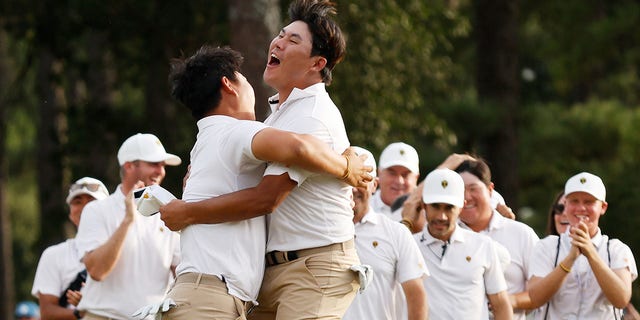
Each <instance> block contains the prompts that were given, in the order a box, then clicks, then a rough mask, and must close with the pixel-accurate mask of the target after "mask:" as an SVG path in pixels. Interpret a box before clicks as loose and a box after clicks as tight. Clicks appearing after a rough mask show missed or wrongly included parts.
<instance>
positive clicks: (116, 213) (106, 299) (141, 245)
mask: <svg viewBox="0 0 640 320" xmlns="http://www.w3.org/2000/svg"><path fill="white" fill-rule="evenodd" d="M118 163H119V164H120V178H121V183H120V185H118V187H117V189H116V191H115V192H114V193H112V194H111V195H110V196H109V197H107V198H105V199H102V200H97V201H93V202H90V203H89V204H87V206H86V207H85V208H84V210H83V213H82V219H81V220H80V226H79V228H78V234H77V236H76V243H77V247H78V252H79V254H80V257H83V259H82V261H83V262H84V264H85V266H86V268H87V272H88V274H89V277H87V283H86V285H85V287H84V289H83V291H82V292H83V297H82V300H81V301H80V304H79V305H78V309H79V310H80V311H81V312H82V311H86V313H85V315H84V318H83V319H130V318H131V314H133V313H134V311H136V310H137V309H138V308H139V307H140V306H144V305H147V304H150V303H152V302H155V301H159V300H161V299H162V298H163V297H164V295H165V293H166V292H167V289H168V287H169V284H170V282H171V281H172V278H173V271H172V270H173V268H174V266H176V265H177V263H178V262H179V258H180V252H179V241H180V238H179V235H178V234H177V233H175V232H172V231H171V230H169V229H168V228H167V227H165V225H164V223H163V222H162V220H160V216H159V215H153V216H149V217H145V216H142V215H141V214H139V213H138V212H137V210H136V207H135V204H134V200H133V190H134V189H136V188H138V187H142V186H149V185H156V184H160V183H161V182H162V180H163V179H164V177H165V166H166V165H170V166H177V165H179V164H180V163H181V159H180V158H179V157H178V156H176V155H173V154H170V153H167V152H166V151H165V149H164V147H163V146H162V143H161V142H160V140H159V139H158V138H157V137H156V136H155V135H153V134H148V133H144V134H141V133H138V134H135V135H133V136H131V137H129V138H128V139H127V140H125V141H124V142H123V143H122V145H121V146H120V149H119V150H118Z"/></svg>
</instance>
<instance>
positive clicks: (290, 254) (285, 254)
mask: <svg viewBox="0 0 640 320" xmlns="http://www.w3.org/2000/svg"><path fill="white" fill-rule="evenodd" d="M353 248H355V245H354V243H353V239H350V240H347V241H345V242H340V243H332V244H330V245H326V246H322V247H317V248H309V249H301V250H295V251H270V252H267V254H266V255H265V263H266V264H267V267H271V266H275V265H278V264H282V263H285V262H289V261H293V260H296V259H298V258H302V257H306V256H310V255H312V254H316V253H322V252H330V251H345V250H347V249H353Z"/></svg>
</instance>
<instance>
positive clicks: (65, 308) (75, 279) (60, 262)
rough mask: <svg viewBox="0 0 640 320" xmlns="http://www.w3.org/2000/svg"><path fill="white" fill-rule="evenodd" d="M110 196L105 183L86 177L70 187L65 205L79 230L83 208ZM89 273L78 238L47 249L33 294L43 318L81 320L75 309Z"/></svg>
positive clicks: (40, 263) (43, 253)
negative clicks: (78, 249)
mask: <svg viewBox="0 0 640 320" xmlns="http://www.w3.org/2000/svg"><path fill="white" fill-rule="evenodd" d="M108 196H109V191H108V190H107V187H105V186H104V184H103V183H102V181H100V180H98V179H95V178H91V177H84V178H81V179H78V180H77V181H76V182H74V183H73V184H72V185H71V186H70V187H69V194H68V195H67V199H66V202H67V204H68V205H69V220H71V222H72V223H73V225H74V226H76V228H77V227H78V224H80V217H81V215H82V209H83V208H84V207H85V205H86V204H87V203H89V202H91V201H93V200H101V199H104V198H106V197H108ZM86 276H87V271H86V269H85V267H84V264H83V263H82V262H80V257H79V256H78V251H77V248H76V242H75V239H73V238H71V239H67V241H65V242H62V243H59V244H56V245H53V246H50V247H48V248H47V249H45V250H44V252H42V256H41V257H40V261H39V262H38V268H37V269H36V276H35V278H34V280H33V288H32V289H31V294H32V295H33V296H34V297H36V298H38V302H39V305H40V312H41V314H42V318H44V319H51V320H56V319H59V320H64V319H80V318H81V315H80V312H79V311H78V310H77V309H76V306H77V305H78V303H79V302H80V299H81V298H82V293H81V291H80V290H81V288H82V286H83V285H84V282H85V279H86Z"/></svg>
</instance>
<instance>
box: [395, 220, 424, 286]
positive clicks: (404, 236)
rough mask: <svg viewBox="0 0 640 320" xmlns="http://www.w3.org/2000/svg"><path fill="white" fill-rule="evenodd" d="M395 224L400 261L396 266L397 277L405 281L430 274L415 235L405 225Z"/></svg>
mask: <svg viewBox="0 0 640 320" xmlns="http://www.w3.org/2000/svg"><path fill="white" fill-rule="evenodd" d="M392 223H394V224H397V226H396V225H394V226H393V227H394V230H393V231H394V234H396V242H397V248H398V262H397V266H396V279H398V282H400V283H403V282H406V281H409V280H413V279H417V278H423V277H428V276H430V273H429V270H428V269H427V265H426V263H425V261H424V257H423V256H422V253H421V252H420V248H418V244H417V243H416V241H415V240H414V239H413V235H412V234H411V232H410V231H409V229H407V228H406V227H405V226H403V225H401V224H399V223H397V222H392Z"/></svg>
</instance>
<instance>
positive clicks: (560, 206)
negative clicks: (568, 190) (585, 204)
mask: <svg viewBox="0 0 640 320" xmlns="http://www.w3.org/2000/svg"><path fill="white" fill-rule="evenodd" d="M553 210H554V211H555V214H562V212H564V204H562V203H556V205H555V206H553Z"/></svg>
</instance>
